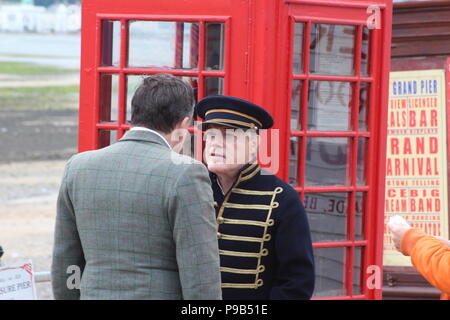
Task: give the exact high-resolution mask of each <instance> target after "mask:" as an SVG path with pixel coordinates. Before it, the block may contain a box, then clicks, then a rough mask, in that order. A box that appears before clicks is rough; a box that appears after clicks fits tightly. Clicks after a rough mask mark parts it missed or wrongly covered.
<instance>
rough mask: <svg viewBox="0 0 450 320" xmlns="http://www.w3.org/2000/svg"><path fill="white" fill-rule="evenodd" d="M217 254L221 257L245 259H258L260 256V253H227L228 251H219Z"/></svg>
mask: <svg viewBox="0 0 450 320" xmlns="http://www.w3.org/2000/svg"><path fill="white" fill-rule="evenodd" d="M219 254H221V255H223V256H234V257H247V258H259V257H260V256H261V255H262V253H255V252H240V251H229V250H219Z"/></svg>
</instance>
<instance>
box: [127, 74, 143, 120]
mask: <svg viewBox="0 0 450 320" xmlns="http://www.w3.org/2000/svg"><path fill="white" fill-rule="evenodd" d="M146 77H147V76H144V75H129V76H127V107H126V118H125V119H126V121H127V122H131V100H132V99H133V96H134V93H135V92H136V90H137V88H139V86H140V85H141V83H142V81H143V80H144V79H145V78H146Z"/></svg>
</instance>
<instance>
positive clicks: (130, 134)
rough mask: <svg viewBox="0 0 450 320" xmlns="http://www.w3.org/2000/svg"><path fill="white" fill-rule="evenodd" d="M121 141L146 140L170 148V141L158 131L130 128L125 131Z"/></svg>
mask: <svg viewBox="0 0 450 320" xmlns="http://www.w3.org/2000/svg"><path fill="white" fill-rule="evenodd" d="M120 141H146V142H151V143H156V144H159V145H162V146H163V147H166V148H168V149H170V146H169V145H168V142H167V141H166V140H165V139H164V138H163V137H161V136H160V135H159V134H157V133H156V132H151V131H147V130H145V131H144V130H129V131H127V132H126V133H125V135H124V136H123V137H122V139H120V140H119V142H120Z"/></svg>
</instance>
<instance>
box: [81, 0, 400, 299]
mask: <svg viewBox="0 0 450 320" xmlns="http://www.w3.org/2000/svg"><path fill="white" fill-rule="evenodd" d="M391 15H392V3H391V0H353V1H349V0H347V1H336V0H276V1H274V0H257V1H256V0H215V1H203V0H172V1H166V0H153V1H151V2H150V1H144V0H126V1H122V0H117V1H113V2H112V1H108V0H97V1H85V2H83V16H82V19H83V28H82V61H81V92H80V94H81V96H80V122H79V151H80V152H82V151H86V150H92V149H97V148H102V147H104V146H107V145H109V144H110V143H113V142H114V141H116V140H117V139H120V138H121V137H122V136H123V134H124V132H125V131H126V130H127V129H129V123H128V121H129V118H130V101H131V97H132V95H133V93H134V90H135V89H136V84H137V83H138V82H139V80H140V79H141V78H142V75H149V74H155V73H161V72H164V73H170V74H173V75H176V76H179V77H182V78H183V79H185V80H186V81H189V82H190V83H191V84H192V85H193V87H195V88H196V90H197V96H198V99H202V98H203V97H205V96H207V95H210V94H215V93H219V94H225V95H233V96H237V97H241V98H244V99H247V100H250V101H253V102H255V103H257V104H259V105H261V106H263V107H264V108H266V109H267V110H268V111H269V112H270V113H271V114H272V115H273V116H274V118H275V126H274V129H278V130H279V141H278V147H279V150H280V155H281V156H280V166H279V170H278V171H277V172H276V174H277V175H278V176H279V177H281V178H282V179H284V180H286V181H288V182H289V183H291V185H293V186H294V187H295V189H296V190H297V191H298V192H299V196H300V197H301V199H302V200H303V203H304V204H305V208H306V210H307V212H308V217H309V221H310V224H311V232H312V236H313V241H314V251H315V261H316V274H317V277H316V289H315V294H314V297H315V298H327V299H330V298H333V299H380V298H381V281H382V280H381V277H382V269H381V268H382V250H383V237H382V236H383V199H384V179H385V176H384V171H385V170H384V168H385V152H386V150H385V141H386V115H387V98H388V80H389V79H388V77H389V58H390V38H391ZM370 22H375V24H376V26H375V28H372V27H373V26H374V25H373V24H370Z"/></svg>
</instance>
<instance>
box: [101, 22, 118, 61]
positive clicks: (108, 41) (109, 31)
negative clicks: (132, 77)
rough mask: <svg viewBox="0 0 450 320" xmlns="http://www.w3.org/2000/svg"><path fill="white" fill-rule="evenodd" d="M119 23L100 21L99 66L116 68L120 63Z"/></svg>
mask: <svg viewBox="0 0 450 320" xmlns="http://www.w3.org/2000/svg"><path fill="white" fill-rule="evenodd" d="M120 29H121V28H120V21H111V20H103V21H102V48H101V50H102V56H101V65H102V66H105V67H118V66H119V63H120Z"/></svg>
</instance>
